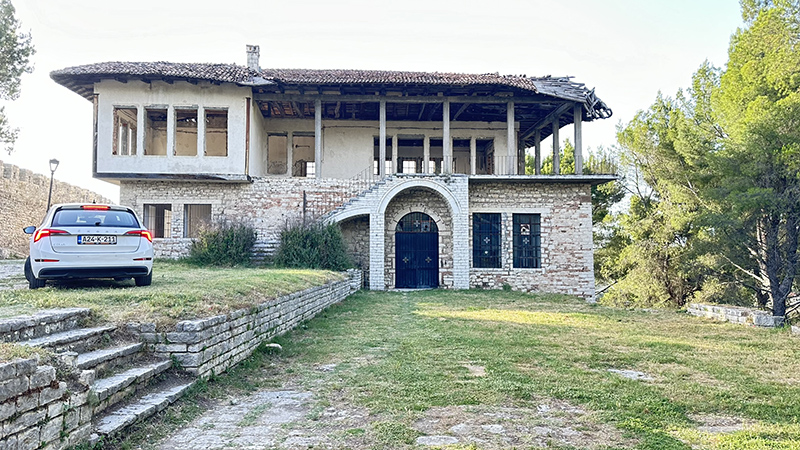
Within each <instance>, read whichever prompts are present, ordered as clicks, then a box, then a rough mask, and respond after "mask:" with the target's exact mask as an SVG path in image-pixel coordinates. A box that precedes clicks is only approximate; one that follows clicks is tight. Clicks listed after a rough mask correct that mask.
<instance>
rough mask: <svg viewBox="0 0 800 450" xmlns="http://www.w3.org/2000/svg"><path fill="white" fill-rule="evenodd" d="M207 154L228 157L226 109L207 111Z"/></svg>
mask: <svg viewBox="0 0 800 450" xmlns="http://www.w3.org/2000/svg"><path fill="white" fill-rule="evenodd" d="M284 148H285V146H284ZM205 154H206V156H228V110H226V109H206V153H205Z"/></svg>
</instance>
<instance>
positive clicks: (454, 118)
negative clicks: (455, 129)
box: [453, 103, 469, 121]
mask: <svg viewBox="0 0 800 450" xmlns="http://www.w3.org/2000/svg"><path fill="white" fill-rule="evenodd" d="M467 107H469V103H464V104H463V105H461V108H458V111H456V115H455V116H453V121H456V120H458V116H460V115H461V113H463V112H464V111H466V110H467Z"/></svg>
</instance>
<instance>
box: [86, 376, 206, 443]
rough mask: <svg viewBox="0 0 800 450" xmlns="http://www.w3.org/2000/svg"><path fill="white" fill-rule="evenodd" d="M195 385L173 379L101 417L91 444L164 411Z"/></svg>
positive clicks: (159, 384)
mask: <svg viewBox="0 0 800 450" xmlns="http://www.w3.org/2000/svg"><path fill="white" fill-rule="evenodd" d="M193 384H194V380H191V381H187V380H185V379H184V380H174V379H173V380H165V381H162V382H161V383H158V384H156V385H154V386H152V388H151V389H149V392H148V393H146V394H145V395H142V396H141V397H139V398H138V399H136V400H134V401H131V402H129V403H127V404H125V405H122V406H120V407H119V408H116V409H114V410H112V411H109V412H108V413H106V414H105V415H104V416H102V417H99V418H98V419H97V421H96V422H95V427H94V432H95V435H94V436H93V437H92V438H90V443H91V442H93V441H94V442H96V441H97V440H98V439H99V437H100V436H109V435H114V434H117V433H119V432H120V431H122V430H123V429H124V428H125V427H127V426H128V425H131V424H133V423H135V422H137V421H140V420H144V419H146V418H148V417H150V416H152V415H153V414H155V413H157V412H159V411H161V410H163V409H164V408H166V407H167V406H169V405H170V404H171V403H173V402H174V401H175V400H177V399H178V398H180V397H181V396H182V395H183V394H184V393H185V392H186V390H187V389H189V388H190V387H191V386H192V385H193Z"/></svg>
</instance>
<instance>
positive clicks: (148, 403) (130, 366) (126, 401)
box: [0, 308, 195, 444]
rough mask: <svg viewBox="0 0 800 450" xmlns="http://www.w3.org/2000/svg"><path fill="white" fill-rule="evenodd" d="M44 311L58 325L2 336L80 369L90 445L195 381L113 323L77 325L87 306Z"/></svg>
mask: <svg viewBox="0 0 800 450" xmlns="http://www.w3.org/2000/svg"><path fill="white" fill-rule="evenodd" d="M48 313H49V314H50V315H55V316H57V317H59V319H60V320H59V322H58V324H59V325H57V326H50V327H48V326H39V327H38V329H37V328H33V330H34V331H25V332H23V333H19V332H18V333H17V334H18V335H19V334H22V335H23V336H26V335H27V336H30V335H33V336H34V337H31V338H29V339H7V335H6V336H4V338H6V339H3V340H14V341H16V342H17V343H18V344H20V345H27V346H32V347H40V348H46V349H50V350H51V351H53V352H55V353H56V354H57V355H59V356H60V357H61V359H62V361H65V362H66V363H67V364H68V365H71V366H73V367H74V368H75V369H76V371H77V372H80V379H81V380H82V381H83V382H85V383H87V384H89V385H90V389H89V394H88V395H89V402H88V404H89V405H90V406H91V415H92V424H93V434H92V435H91V437H90V441H89V442H90V444H94V443H96V442H97V441H99V440H100V439H101V438H104V439H108V438H113V437H114V436H116V435H119V434H120V432H122V431H123V430H124V429H125V428H126V427H127V426H129V425H131V424H133V423H135V422H137V421H140V420H143V419H145V418H147V417H150V416H152V415H153V414H155V413H157V412H159V411H161V410H163V409H164V408H166V407H167V406H168V405H169V404H170V403H172V402H174V401H175V400H177V399H178V398H179V397H180V396H181V395H182V394H183V393H184V392H185V391H186V390H187V389H188V388H189V387H191V386H192V385H193V384H194V381H195V378H194V377H190V376H188V375H186V374H184V373H181V372H180V371H179V370H177V369H176V368H174V367H173V364H172V361H171V360H169V359H163V358H161V359H159V358H156V357H154V356H153V355H152V354H150V353H148V352H146V347H145V345H144V344H143V343H141V342H139V339H138V335H137V334H136V333H131V332H130V331H129V330H126V329H118V328H117V327H115V326H98V327H81V326H80V323H81V322H83V321H84V320H85V319H86V318H87V317H88V310H87V309H82V308H71V309H67V310H51V311H46V312H43V313H40V314H39V316H40V317H37V318H39V319H41V317H48V316H47V314H48ZM33 317H36V316H33ZM28 322H29V325H30V324H31V323H34V324H35V323H37V320H36V319H34V320H29V321H28ZM42 323H43V324H46V321H44V322H42ZM12 328H13V325H12ZM0 331H2V330H0ZM23 336H18V337H23Z"/></svg>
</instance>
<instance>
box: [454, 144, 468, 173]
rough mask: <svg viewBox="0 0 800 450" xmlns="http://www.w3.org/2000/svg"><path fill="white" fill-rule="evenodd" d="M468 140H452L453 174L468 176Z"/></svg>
mask: <svg viewBox="0 0 800 450" xmlns="http://www.w3.org/2000/svg"><path fill="white" fill-rule="evenodd" d="M469 166H470V147H469V139H453V173H463V174H468V173H469V171H470V167H469Z"/></svg>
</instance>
